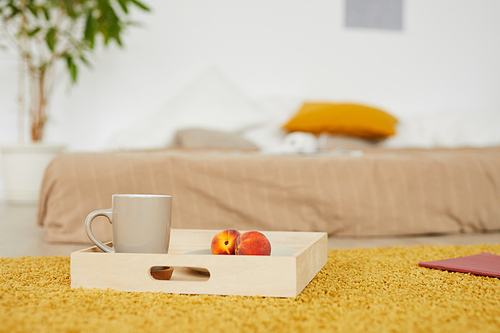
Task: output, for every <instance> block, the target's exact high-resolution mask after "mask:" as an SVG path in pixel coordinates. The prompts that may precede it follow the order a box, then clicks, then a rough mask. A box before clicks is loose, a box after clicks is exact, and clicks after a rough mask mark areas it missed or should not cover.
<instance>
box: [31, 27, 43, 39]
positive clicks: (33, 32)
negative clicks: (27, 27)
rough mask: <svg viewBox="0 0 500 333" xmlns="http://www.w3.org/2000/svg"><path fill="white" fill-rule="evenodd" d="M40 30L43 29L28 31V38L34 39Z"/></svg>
mask: <svg viewBox="0 0 500 333" xmlns="http://www.w3.org/2000/svg"><path fill="white" fill-rule="evenodd" d="M40 30H42V28H40V27H36V28H35V29H33V30H31V31H28V36H30V37H33V36H34V35H36V34H37V33H38V32H39V31H40Z"/></svg>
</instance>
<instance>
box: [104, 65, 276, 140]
mask: <svg viewBox="0 0 500 333" xmlns="http://www.w3.org/2000/svg"><path fill="white" fill-rule="evenodd" d="M265 121H266V116H265V114H264V112H263V110H261V109H260V108H259V106H258V105H257V104H255V103H254V102H253V101H251V100H250V99H249V98H248V97H246V96H245V95H244V94H243V93H242V92H241V91H239V90H238V89H237V88H236V87H234V86H233V85H231V84H230V83H229V82H228V81H227V80H226V79H225V78H224V77H223V76H222V75H221V74H220V73H219V71H217V70H216V69H214V68H211V69H209V70H207V71H205V72H204V73H202V75H200V76H199V77H198V78H197V79H196V80H194V81H193V82H192V83H191V84H189V85H188V86H187V87H185V88H184V89H183V90H182V91H181V92H180V93H179V94H178V95H177V96H176V97H175V98H173V99H172V100H170V101H169V102H168V103H167V104H166V105H165V106H164V107H163V108H162V109H161V110H160V111H159V112H158V113H157V114H155V115H154V116H152V117H150V118H149V119H145V120H144V121H142V122H140V123H138V124H134V125H132V126H130V127H129V128H125V129H122V130H120V131H118V132H117V133H115V134H114V135H113V136H112V137H111V139H110V140H109V141H108V143H107V148H114V149H155V148H163V147H166V146H169V145H170V144H171V143H172V140H173V137H174V135H175V133H176V131H177V130H179V129H183V128H190V127H197V128H205V129H211V130H219V131H227V132H241V131H243V130H246V129H249V128H252V127H254V126H257V125H260V124H263V123H264V122H265Z"/></svg>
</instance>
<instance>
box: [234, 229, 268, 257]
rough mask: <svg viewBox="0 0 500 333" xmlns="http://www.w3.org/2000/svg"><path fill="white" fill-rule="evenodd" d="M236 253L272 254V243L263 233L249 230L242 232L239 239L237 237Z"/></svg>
mask: <svg viewBox="0 0 500 333" xmlns="http://www.w3.org/2000/svg"><path fill="white" fill-rule="evenodd" d="M235 254H237V255H254V256H270V255H271V243H270V242H269V239H267V237H266V236H264V234H263V233H261V232H258V231H248V232H245V233H243V234H241V235H240V236H239V237H238V239H236V248H235Z"/></svg>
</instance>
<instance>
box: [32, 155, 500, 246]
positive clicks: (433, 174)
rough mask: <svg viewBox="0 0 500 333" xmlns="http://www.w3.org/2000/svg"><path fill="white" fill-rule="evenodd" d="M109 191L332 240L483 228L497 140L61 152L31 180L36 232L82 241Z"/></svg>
mask: <svg viewBox="0 0 500 333" xmlns="http://www.w3.org/2000/svg"><path fill="white" fill-rule="evenodd" d="M117 193H149V194H170V195H172V196H173V208H172V210H173V211H172V226H173V227H174V228H188V229H197V228H203V229H221V230H222V229H228V228H233V229H240V230H252V229H253V230H282V231H323V232H327V233H328V234H330V235H336V236H392V235H394V236H395V235H416V234H429V233H460V232H479V231H492V230H500V205H499V203H500V147H488V148H463V149H364V150H362V154H354V155H346V154H342V153H339V151H329V152H323V153H318V154H311V155H304V154H293V155H269V154H262V153H261V152H259V151H252V150H214V149H207V150H200V149H160V150H152V151H127V152H101V153H68V154H63V155H60V156H58V157H57V158H55V159H54V160H53V161H52V163H51V164H50V165H49V167H48V168H47V170H46V173H45V177H44V180H43V184H42V192H41V196H40V201H39V209H38V224H39V225H41V226H43V227H44V230H45V240H46V241H48V242H58V243H59V242H61V243H88V242H89V240H88V237H87V235H86V233H85V231H84V227H83V224H84V220H85V217H86V216H87V214H89V213H90V212H91V211H93V210H96V209H102V208H110V207H111V196H112V195H113V194H117ZM96 222H97V221H96ZM94 225H95V227H94V229H95V230H94V232H95V234H96V235H97V237H98V238H100V239H102V240H104V241H106V240H110V239H111V229H110V226H109V223H108V222H107V220H104V221H101V222H98V223H95V224H94Z"/></svg>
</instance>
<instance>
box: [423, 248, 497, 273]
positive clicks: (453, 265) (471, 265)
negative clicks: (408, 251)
mask: <svg viewBox="0 0 500 333" xmlns="http://www.w3.org/2000/svg"><path fill="white" fill-rule="evenodd" d="M418 264H419V265H420V266H422V267H429V268H437V269H442V270H445V271H453V272H462V273H471V274H476V275H485V276H491V277H497V278H500V256H499V255H496V254H492V253H487V252H483V253H481V254H475V255H473V256H467V257H460V258H453V259H444V260H436V261H426V262H419V263H418Z"/></svg>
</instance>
